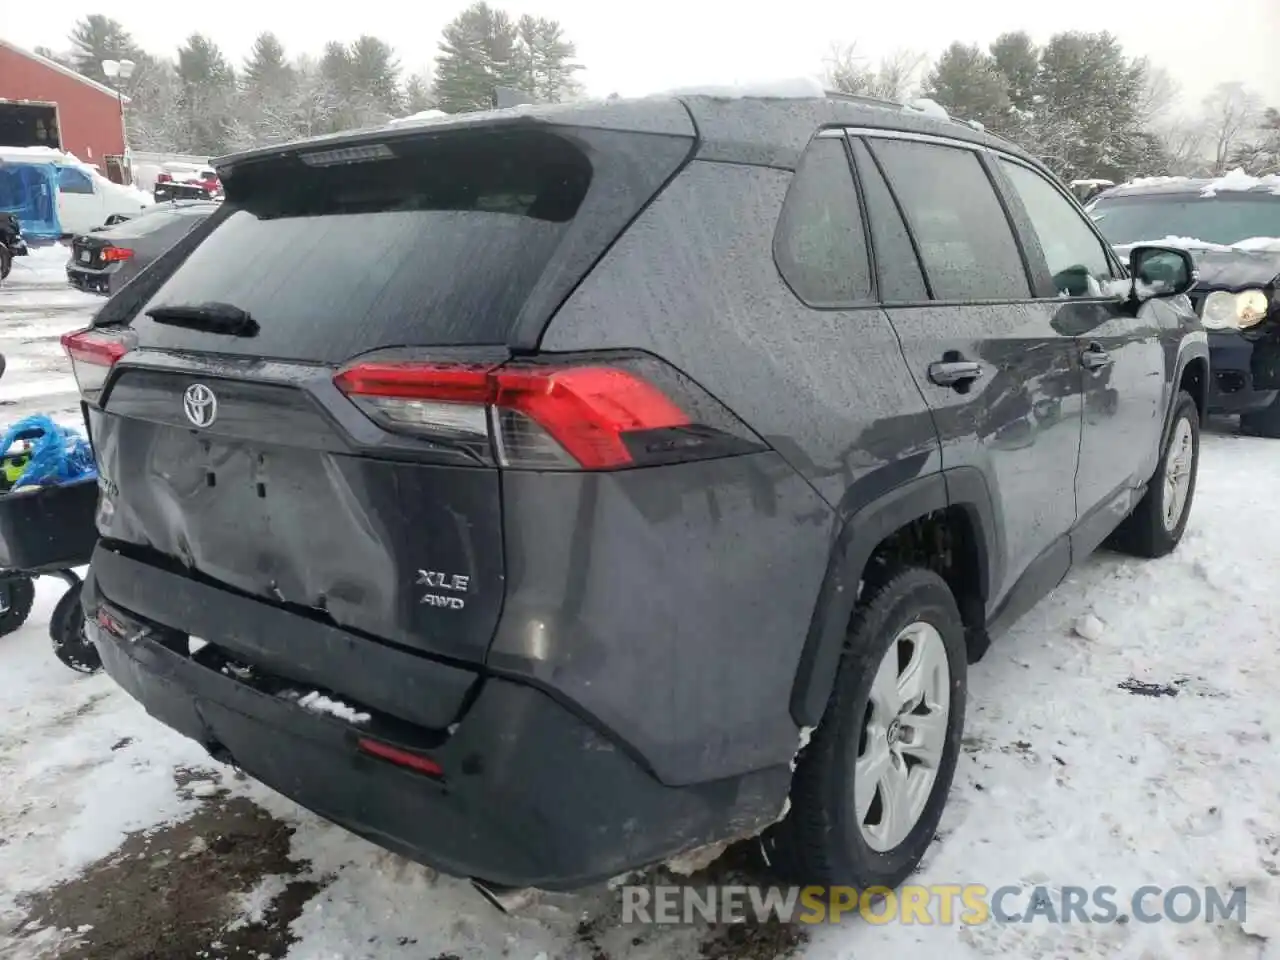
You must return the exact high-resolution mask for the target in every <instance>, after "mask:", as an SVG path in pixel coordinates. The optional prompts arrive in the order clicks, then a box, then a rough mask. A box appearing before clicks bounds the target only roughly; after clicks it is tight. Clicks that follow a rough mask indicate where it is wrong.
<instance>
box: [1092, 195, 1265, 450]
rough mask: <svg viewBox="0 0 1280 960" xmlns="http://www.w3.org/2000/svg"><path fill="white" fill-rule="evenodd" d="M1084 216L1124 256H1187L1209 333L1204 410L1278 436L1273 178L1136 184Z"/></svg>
mask: <svg viewBox="0 0 1280 960" xmlns="http://www.w3.org/2000/svg"><path fill="white" fill-rule="evenodd" d="M1224 183H1225V184H1226V186H1225V187H1224V186H1223V184H1224ZM1089 212H1090V214H1091V216H1092V217H1093V218H1094V220H1095V222H1096V223H1097V224H1098V229H1099V230H1101V231H1102V234H1103V235H1104V236H1105V237H1106V238H1107V239H1108V240H1110V241H1111V242H1112V243H1113V244H1115V245H1116V247H1117V249H1118V250H1119V251H1120V252H1121V254H1122V255H1123V253H1124V252H1125V251H1126V250H1128V249H1130V248H1131V247H1132V246H1133V245H1134V244H1135V243H1150V242H1153V241H1154V242H1174V243H1177V244H1179V245H1184V246H1186V247H1187V248H1188V249H1190V251H1191V253H1192V256H1194V257H1195V260H1196V269H1197V271H1198V272H1199V276H1200V280H1199V283H1198V284H1197V285H1196V287H1195V290H1193V291H1192V293H1191V299H1192V302H1193V303H1194V304H1195V307H1196V310H1197V312H1198V313H1199V314H1200V316H1201V319H1202V322H1203V323H1204V326H1205V328H1206V329H1207V330H1208V331H1209V348H1210V356H1211V361H1212V367H1213V376H1212V379H1211V381H1210V389H1209V412H1210V413H1213V414H1240V428H1241V431H1242V432H1244V433H1249V434H1254V435H1257V436H1265V437H1280V177H1269V178H1264V179H1259V180H1256V181H1253V182H1251V181H1250V180H1249V179H1248V178H1238V177H1231V178H1229V179H1226V180H1192V179H1186V178H1172V177H1170V178H1160V179H1156V180H1151V181H1140V182H1138V183H1135V184H1126V185H1124V186H1120V187H1116V188H1115V189H1113V190H1108V191H1107V192H1106V193H1103V194H1101V195H1100V196H1099V197H1098V198H1097V199H1096V200H1095V201H1094V202H1093V203H1091V204H1090V205H1089ZM1162 237H1163V238H1166V239H1165V240H1164V241H1161V240H1160V238H1162Z"/></svg>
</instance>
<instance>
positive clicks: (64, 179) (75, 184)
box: [58, 167, 93, 194]
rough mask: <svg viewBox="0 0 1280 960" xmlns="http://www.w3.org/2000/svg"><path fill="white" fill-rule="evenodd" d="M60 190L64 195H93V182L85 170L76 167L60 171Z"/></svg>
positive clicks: (60, 169) (63, 168)
mask: <svg viewBox="0 0 1280 960" xmlns="http://www.w3.org/2000/svg"><path fill="white" fill-rule="evenodd" d="M58 189H59V190H61V191H62V192H63V193H90V194H91V193H93V181H92V180H90V179H89V175H88V174H87V173H85V172H84V171H83V170H77V169H76V168H75V167H60V168H59V169H58Z"/></svg>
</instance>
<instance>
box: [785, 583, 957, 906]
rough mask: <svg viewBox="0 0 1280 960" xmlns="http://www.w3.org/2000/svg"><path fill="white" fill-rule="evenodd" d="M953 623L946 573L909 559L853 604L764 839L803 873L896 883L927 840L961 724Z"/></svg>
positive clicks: (790, 871)
mask: <svg viewBox="0 0 1280 960" xmlns="http://www.w3.org/2000/svg"><path fill="white" fill-rule="evenodd" d="M967 663H968V657H967V656H966V651H965V641H964V624H963V623H962V621H961V619H960V613H959V610H958V609H957V607H956V602H955V598H954V596H953V595H952V593H951V590H950V589H949V588H948V587H947V584H946V582H945V581H944V580H943V579H942V578H941V577H939V576H938V575H937V574H936V573H933V572H932V571H929V570H921V569H909V570H906V571H904V572H902V573H900V574H898V575H897V576H895V577H894V578H893V579H891V580H890V581H889V582H888V583H886V584H885V585H884V586H882V587H880V588H878V589H877V590H876V591H875V593H874V595H873V596H872V597H871V598H870V600H869V601H868V602H866V604H865V605H864V606H863V607H862V609H861V610H860V611H859V612H858V614H857V616H856V617H855V618H854V622H853V626H852V628H851V629H850V632H849V635H848V638H847V640H846V646H845V651H844V655H843V658H842V661H841V665H840V669H839V673H838V674H837V676H836V681H835V689H834V690H833V692H832V695H831V700H830V702H829V703H828V705H827V710H826V713H825V714H824V715H823V718H822V723H821V724H820V725H819V727H818V729H817V731H816V732H815V733H814V734H813V737H812V739H811V740H810V742H809V744H808V746H807V747H805V749H804V750H803V751H802V752H801V755H800V757H799V759H798V761H797V764H796V772H795V776H794V779H793V781H792V786H791V809H790V810H789V812H788V814H787V817H786V819H785V820H783V821H782V822H781V823H779V824H778V825H777V826H776V827H775V828H774V829H773V830H772V831H771V833H770V835H769V836H768V837H766V840H765V849H766V850H767V851H768V852H769V854H770V861H771V862H772V863H773V864H774V867H775V869H776V870H777V871H778V872H779V873H780V874H782V875H783V876H784V877H785V878H786V879H787V880H789V881H791V882H794V883H798V884H802V885H808V884H823V885H828V886H830V885H848V886H853V887H856V888H858V889H859V890H865V889H867V888H869V887H888V888H890V889H892V888H894V887H897V886H898V885H899V884H900V883H902V881H903V880H905V879H906V878H907V877H908V876H909V875H910V874H911V873H912V871H914V870H915V869H916V867H917V866H919V864H920V861H921V860H922V859H923V857H924V854H925V851H926V850H927V849H928V847H929V844H930V843H931V842H932V841H933V837H934V832H935V831H936V830H937V827H938V821H939V820H940V819H941V818H942V809H943V807H944V806H945V804H946V801H947V791H948V790H949V789H950V786H951V779H952V777H953V775H954V774H955V769H956V760H957V758H958V756H959V750H960V736H961V733H962V731H963V728H964V709H965V692H966V669H967V666H966V665H967Z"/></svg>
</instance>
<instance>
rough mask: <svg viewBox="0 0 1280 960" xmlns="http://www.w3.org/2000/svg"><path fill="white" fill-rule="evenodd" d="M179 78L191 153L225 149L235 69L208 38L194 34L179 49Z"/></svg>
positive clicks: (233, 92) (218, 151)
mask: <svg viewBox="0 0 1280 960" xmlns="http://www.w3.org/2000/svg"><path fill="white" fill-rule="evenodd" d="M177 72H178V80H179V82H180V84H181V87H182V95H181V96H182V103H183V106H184V108H185V111H186V115H187V131H186V136H187V140H188V144H189V145H188V146H187V147H186V149H187V150H188V151H189V152H191V153H202V154H210V155H212V154H216V153H220V152H223V151H224V150H225V149H226V148H227V146H228V144H229V141H230V130H231V125H232V120H233V109H234V98H235V72H234V71H233V70H232V69H231V64H230V63H228V62H227V59H226V57H224V56H223V55H222V51H221V50H219V49H218V46H217V44H215V43H214V42H213V41H212V40H210V39H209V38H208V37H205V36H204V35H203V34H199V33H193V34H192V35H191V36H190V37H188V38H187V42H186V44H184V45H183V46H181V47H179V48H178V68H177Z"/></svg>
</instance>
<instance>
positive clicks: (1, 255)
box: [0, 243, 13, 280]
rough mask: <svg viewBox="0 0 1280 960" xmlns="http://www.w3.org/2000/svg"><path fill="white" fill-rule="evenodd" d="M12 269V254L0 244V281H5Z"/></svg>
mask: <svg viewBox="0 0 1280 960" xmlns="http://www.w3.org/2000/svg"><path fill="white" fill-rule="evenodd" d="M12 269H13V254H12V253H10V252H9V248H8V247H6V246H5V245H4V244H3V243H0V280H6V279H8V277H9V271H10V270H12Z"/></svg>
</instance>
